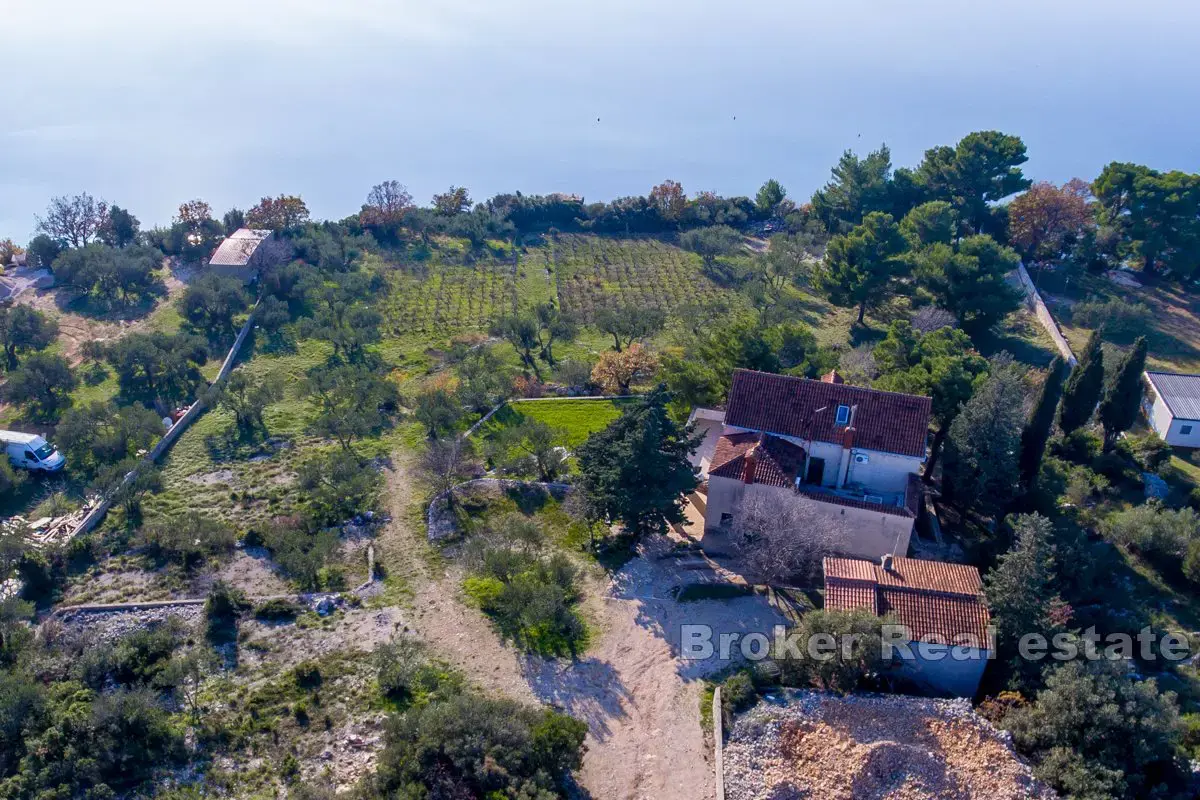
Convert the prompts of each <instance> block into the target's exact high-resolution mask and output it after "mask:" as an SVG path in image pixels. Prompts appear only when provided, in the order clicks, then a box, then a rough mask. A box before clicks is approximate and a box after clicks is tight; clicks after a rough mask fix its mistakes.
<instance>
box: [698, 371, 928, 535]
mask: <svg viewBox="0 0 1200 800" xmlns="http://www.w3.org/2000/svg"><path fill="white" fill-rule="evenodd" d="M706 413H708V414H712V413H713V412H706ZM929 415H930V399H929V398H928V397H917V396H915V395H906V394H900V393H897V392H882V391H878V390H875V389H868V388H864V387H859V386H849V385H847V384H845V383H843V382H842V381H841V378H840V377H839V376H838V374H837V373H836V372H831V373H829V374H828V375H826V376H825V377H824V378H822V379H821V380H820V381H814V380H809V379H807V378H794V377H790V376H786V375H773V374H769V373H764V372H754V371H751V370H737V371H736V372H735V373H734V376H733V384H732V387H731V389H730V393H729V401H728V404H727V408H726V411H725V412H724V417H723V419H722V420H721V428H720V435H719V436H716V435H715V431H713V437H712V438H714V439H715V441H714V442H712V443H711V445H710V444H709V443H708V442H707V441H706V443H705V445H702V447H711V453H712V455H711V456H710V457H707V458H706V459H704V461H706V462H707V463H701V464H700V465H699V466H700V467H701V478H702V480H704V479H706V480H707V497H706V508H705V528H707V529H717V528H719V527H721V526H722V525H724V524H726V523H728V522H729V521H730V520H731V519H732V517H733V514H734V513H735V511H736V509H737V507H738V506H739V504H740V503H741V501H742V499H743V498H744V497H745V495H746V493H747V492H761V491H787V492H796V493H799V494H803V495H804V496H805V497H807V498H808V499H810V500H812V501H813V502H814V503H815V504H816V506H817V507H818V508H819V509H821V510H822V511H824V512H825V513H827V514H829V515H831V516H834V517H838V518H840V519H841V520H842V521H843V522H844V523H845V529H846V540H845V542H844V543H843V546H842V547H840V548H839V550H841V552H843V553H845V554H847V555H853V556H858V557H861V558H870V559H878V558H880V557H881V556H883V555H885V554H892V555H903V554H905V553H907V552H908V543H909V539H910V537H911V535H912V529H913V525H914V523H915V521H916V517H917V510H918V508H919V503H920V497H921V487H920V479H919V478H918V474H919V473H920V470H921V466H922V465H923V464H924V462H925V458H926V438H927V435H928V429H929ZM710 430H711V428H710Z"/></svg>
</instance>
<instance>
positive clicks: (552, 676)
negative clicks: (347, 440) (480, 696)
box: [385, 463, 783, 800]
mask: <svg viewBox="0 0 1200 800" xmlns="http://www.w3.org/2000/svg"><path fill="white" fill-rule="evenodd" d="M389 489H390V496H391V502H392V508H393V519H394V520H396V523H394V524H393V525H394V527H393V530H392V531H390V532H389V534H388V535H387V538H388V542H387V544H385V547H386V548H387V549H388V551H389V552H391V553H393V554H396V553H399V552H405V551H401V550H400V549H399V548H400V547H401V546H402V544H401V543H402V542H405V541H406V542H407V543H408V545H409V550H408V551H407V552H418V553H419V552H421V551H420V550H419V549H416V548H424V547H425V546H426V545H425V544H424V542H423V540H422V538H421V537H419V536H418V535H416V533H415V532H414V531H413V530H411V528H412V526H411V525H409V524H407V523H406V522H405V520H407V519H410V518H411V517H412V509H411V504H412V488H411V481H410V480H409V479H408V475H407V471H406V465H405V464H403V463H400V464H398V465H397V466H396V469H395V470H394V471H393V472H391V473H390V475H389ZM665 549H666V543H665V542H657V543H654V544H653V545H652V546H650V547H648V548H647V549H646V550H647V552H645V553H644V555H643V556H642V557H639V558H636V559H634V560H633V561H631V562H630V563H629V564H627V565H626V566H625V567H624V568H623V569H621V570H620V571H619V572H618V573H616V575H614V576H613V578H612V580H610V581H604V580H601V579H598V578H597V579H593V580H592V581H591V582H590V584H589V586H588V590H587V600H586V601H585V609H584V612H585V615H586V616H587V617H588V621H589V624H591V625H592V626H593V628H594V629H595V630H596V632H597V635H596V641H595V642H594V644H593V646H592V647H591V648H590V649H589V650H588V652H587V653H585V654H583V655H582V656H581V657H580V658H579V659H577V660H575V661H565V660H556V661H555V660H546V659H541V658H536V657H530V656H525V655H523V654H520V653H518V652H516V651H515V650H513V649H512V648H510V647H508V646H506V645H504V644H502V643H501V642H500V641H499V640H498V638H497V637H496V634H495V633H494V631H493V630H492V628H491V626H490V625H489V624H488V622H487V620H486V619H485V618H484V617H483V615H482V614H481V613H480V612H479V611H477V610H475V609H474V608H470V607H467V606H465V605H464V604H463V603H462V601H461V594H460V589H459V587H460V585H461V576H460V574H459V573H458V571H457V570H456V569H455V568H454V567H453V565H451V566H450V567H449V568H447V569H446V570H444V571H442V570H439V569H437V568H436V567H431V566H430V564H429V563H427V562H426V561H425V560H423V559H421V558H420V557H419V556H413V557H409V558H405V559H404V562H405V563H404V565H403V566H401V565H400V564H397V563H395V562H396V561H397V558H396V556H395V555H393V556H392V562H393V563H392V564H389V568H390V569H392V570H393V571H394V572H396V573H402V574H403V576H404V579H405V580H406V581H407V582H409V584H410V585H411V588H412V590H413V618H414V627H415V629H416V631H417V633H418V634H419V635H420V637H421V638H422V639H424V640H425V641H426V642H427V643H428V644H429V645H430V646H431V647H432V648H433V649H434V650H435V652H437V653H439V654H440V655H441V656H442V657H444V658H446V659H447V660H449V661H451V662H452V663H454V664H456V665H457V666H459V667H460V668H462V669H463V670H464V671H466V673H467V674H468V675H469V676H471V677H472V678H473V679H474V680H475V681H476V682H477V683H479V684H480V685H481V686H482V687H484V688H485V689H488V690H490V691H496V692H500V693H503V694H505V695H508V696H510V697H514V698H516V699H520V700H525V701H532V700H534V699H539V700H541V701H542V702H545V703H550V704H553V705H555V706H558V707H560V708H562V709H565V710H566V711H569V712H570V713H571V714H573V715H575V716H576V717H578V718H580V719H583V720H585V721H586V722H587V723H588V726H589V731H590V732H589V734H588V739H587V748H588V750H587V753H586V755H585V757H584V765H583V770H582V771H581V774H580V776H579V779H580V783H581V784H582V785H583V788H584V789H586V790H587V791H588V792H589V793H590V795H591V797H593V798H596V800H610V799H611V800H698V799H699V800H703V799H705V798H711V797H713V796H714V788H713V776H712V764H711V747H710V745H709V743H708V742H707V740H706V737H705V735H704V733H703V731H702V730H701V728H700V701H699V697H700V688H701V687H700V681H699V678H700V677H701V676H703V675H704V674H707V673H709V672H712V671H714V670H716V669H720V668H721V667H723V666H725V664H724V663H718V662H716V661H707V662H691V661H684V660H682V659H679V658H677V657H676V654H677V652H678V640H679V636H680V633H679V626H680V625H681V624H682V623H684V622H689V623H691V622H694V623H706V624H709V625H711V626H712V627H713V628H714V629H716V630H717V631H741V632H745V631H749V630H762V631H764V632H769V631H770V629H771V626H772V625H774V624H776V623H780V622H782V621H783V619H782V617H781V616H779V615H778V614H777V613H776V612H775V611H774V610H773V609H772V608H770V607H769V606H768V605H767V604H766V603H765V602H764V601H762V600H761V599H758V598H754V597H750V598H741V599H736V600H732V601H703V602H697V603H686V604H680V603H676V602H675V601H674V600H673V599H670V596H669V594H668V593H669V591H670V590H671V588H673V587H674V586H677V585H679V584H680V583H684V582H691V581H695V580H697V577H698V576H697V575H696V573H695V572H687V573H685V572H684V571H683V570H680V569H678V568H677V567H675V566H673V561H672V560H671V559H660V558H659V556H660V555H661V554H662V552H663V551H664V550H665ZM407 552H406V555H407ZM438 573H441V574H438Z"/></svg>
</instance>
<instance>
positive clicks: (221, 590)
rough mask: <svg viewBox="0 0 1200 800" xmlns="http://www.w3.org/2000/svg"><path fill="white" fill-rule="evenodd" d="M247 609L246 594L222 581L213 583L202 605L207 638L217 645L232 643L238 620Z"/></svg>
mask: <svg viewBox="0 0 1200 800" xmlns="http://www.w3.org/2000/svg"><path fill="white" fill-rule="evenodd" d="M249 608H250V604H249V602H247V601H246V594H245V592H243V591H242V590H241V589H237V588H234V587H233V586H230V585H229V584H227V583H225V582H224V581H217V582H216V583H214V584H213V586H212V589H210V590H209V592H208V600H206V601H205V603H204V616H205V618H206V619H207V620H208V637H209V638H210V639H212V640H213V641H214V642H218V643H221V642H228V641H232V640H233V638H234V637H235V636H236V635H237V623H238V618H239V617H240V616H241V615H242V614H243V613H245V612H246V611H247V610H248V609H249Z"/></svg>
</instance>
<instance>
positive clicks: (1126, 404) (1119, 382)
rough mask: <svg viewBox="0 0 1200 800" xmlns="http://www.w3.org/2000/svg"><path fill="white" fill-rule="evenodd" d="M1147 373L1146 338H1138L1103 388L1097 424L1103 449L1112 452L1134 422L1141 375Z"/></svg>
mask: <svg viewBox="0 0 1200 800" xmlns="http://www.w3.org/2000/svg"><path fill="white" fill-rule="evenodd" d="M1145 369H1146V337H1145V336H1139V337H1138V339H1137V341H1136V342H1134V343H1133V349H1131V350H1130V351H1129V352H1128V353H1126V354H1125V355H1124V356H1122V357H1121V360H1120V362H1118V363H1117V366H1116V369H1114V370H1113V372H1112V375H1110V376H1109V379H1108V381H1107V385H1106V386H1105V387H1104V399H1103V400H1101V401H1100V424H1102V425H1103V426H1104V449H1105V450H1111V449H1112V447H1113V445H1114V444H1116V443H1117V436H1118V435H1120V434H1121V432H1122V431H1127V430H1129V429H1130V428H1131V427H1133V423H1134V422H1135V421H1137V414H1138V407H1139V406H1140V405H1141V402H1142V372H1143V371H1144V370H1145Z"/></svg>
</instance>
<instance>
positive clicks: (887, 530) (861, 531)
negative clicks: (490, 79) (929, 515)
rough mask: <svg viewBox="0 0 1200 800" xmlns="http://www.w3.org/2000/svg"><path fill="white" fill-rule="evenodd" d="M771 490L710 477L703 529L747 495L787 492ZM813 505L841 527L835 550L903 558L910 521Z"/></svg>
mask: <svg viewBox="0 0 1200 800" xmlns="http://www.w3.org/2000/svg"><path fill="white" fill-rule="evenodd" d="M791 491H792V490H791V489H781V488H779V487H775V486H764V485H763V484H761V483H754V484H750V485H749V486H747V485H746V484H744V483H742V482H741V481H740V480H737V479H735V478H721V477H710V478H709V480H708V507H707V509H706V512H705V515H704V526H705V527H706V528H717V527H718V526H720V525H721V517H722V515H723V514H733V513H734V511H735V510H736V509H737V507H738V505H739V504H740V503H741V502H742V499H743V498H744V497H745V496H746V493H747V492H787V493H789V494H791ZM806 499H808V500H811V501H812V503H813V505H814V506H816V508H818V509H819V510H820V511H822V512H824V513H825V514H827V515H828V516H830V517H832V518H835V519H837V520H839V521H841V522H842V523H843V526H844V528H845V538H844V539H843V541H842V543H841V545H840V546H839V547H838V549H839V550H840V551H841V552H843V553H845V554H846V555H850V556H857V557H859V558H866V559H870V560H872V561H878V560H879V558H880V557H881V556H884V555H886V554H888V553H891V554H893V555H900V556H903V555H907V553H908V544H909V540H910V539H911V538H912V529H913V523H914V521H915V520H913V518H912V517H905V516H899V515H896V514H885V513H883V512H881V511H872V510H869V509H865V508H850V507H848V506H842V505H838V504H836V503H823V502H821V501H819V500H814V499H813V498H811V497H808V498H806Z"/></svg>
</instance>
